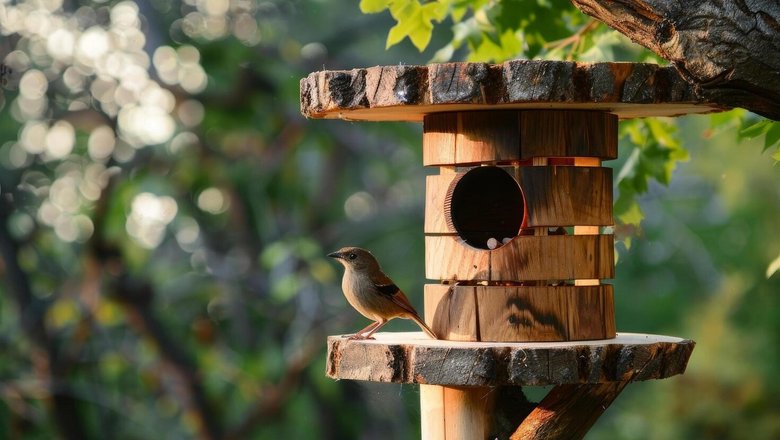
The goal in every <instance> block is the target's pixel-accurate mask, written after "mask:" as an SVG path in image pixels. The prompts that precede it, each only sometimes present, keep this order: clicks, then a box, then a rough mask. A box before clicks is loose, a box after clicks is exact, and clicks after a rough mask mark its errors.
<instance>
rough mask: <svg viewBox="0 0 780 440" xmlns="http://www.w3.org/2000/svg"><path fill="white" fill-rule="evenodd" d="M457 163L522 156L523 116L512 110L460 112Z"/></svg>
mask: <svg viewBox="0 0 780 440" xmlns="http://www.w3.org/2000/svg"><path fill="white" fill-rule="evenodd" d="M457 115H458V134H457V140H456V147H455V163H456V164H458V165H473V164H485V163H494V162H508V161H517V160H520V159H521V157H520V116H519V112H517V111H512V110H505V111H488V112H458V113H457Z"/></svg>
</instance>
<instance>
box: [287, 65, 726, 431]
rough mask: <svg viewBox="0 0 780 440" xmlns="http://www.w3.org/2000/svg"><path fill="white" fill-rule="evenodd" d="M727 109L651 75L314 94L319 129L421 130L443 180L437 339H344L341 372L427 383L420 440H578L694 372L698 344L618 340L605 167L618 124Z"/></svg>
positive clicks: (331, 77) (317, 87)
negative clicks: (525, 406)
mask: <svg viewBox="0 0 780 440" xmlns="http://www.w3.org/2000/svg"><path fill="white" fill-rule="evenodd" d="M719 110H721V108H719V107H718V106H717V105H716V104H714V103H711V102H707V101H705V100H704V99H702V98H701V97H700V96H698V95H697V94H696V92H695V91H694V90H693V89H691V87H690V86H689V85H688V83H687V82H685V81H684V80H683V79H682V78H681V77H680V76H679V75H678V74H677V72H676V71H675V70H674V69H673V68H666V67H659V66H655V65H650V64H635V63H593V64H590V63H572V62H555V61H525V60H518V61H509V62H506V63H503V64H500V65H496V64H482V63H446V64H435V65H431V66H384V67H374V68H369V69H353V70H350V71H325V72H317V73H314V74H311V75H309V76H308V77H307V78H305V79H303V80H302V81H301V111H302V113H303V114H304V115H306V116H307V117H311V118H339V119H346V120H372V121H387V120H393V121H418V122H423V145H422V149H423V154H422V156H423V165H425V166H432V167H438V169H439V173H438V174H435V175H431V176H428V177H427V179H426V195H425V197H426V206H425V225H424V232H425V274H426V278H428V279H429V280H433V283H430V284H426V285H425V287H424V295H425V298H424V302H425V310H424V312H425V313H424V315H425V320H426V321H427V322H428V324H429V325H430V326H431V327H432V328H433V329H434V331H435V332H436V334H437V335H439V336H440V338H441V340H430V339H427V338H425V337H424V336H423V335H422V333H412V334H407V333H400V334H390V333H379V334H376V340H375V341H345V340H343V339H341V338H338V337H330V338H329V339H328V367H327V368H328V370H327V373H328V375H329V376H330V377H333V378H339V379H353V380H372V381H386V382H401V383H418V384H420V386H421V390H420V404H421V418H422V420H421V422H422V436H423V438H424V439H426V440H461V439H468V440H472V439H486V438H488V437H490V438H493V437H494V436H495V435H497V434H498V433H502V434H501V435H502V436H503V437H508V436H509V435H511V436H512V438H518V439H520V438H523V439H525V438H530V439H535V438H539V439H541V438H549V439H576V438H581V437H582V436H584V435H585V433H586V432H587V430H588V429H589V428H590V426H591V425H592V424H593V423H594V422H595V421H596V419H597V418H598V417H599V415H600V414H601V413H602V412H603V411H604V410H605V409H606V408H607V407H608V406H609V404H610V403H611V402H612V401H613V400H614V399H615V398H616V397H617V396H618V394H619V393H620V391H621V390H622V389H623V388H624V387H625V386H626V384H627V383H629V382H630V381H634V380H644V379H650V378H665V377H669V376H671V375H674V374H680V373H682V372H683V371H684V370H685V366H686V364H687V361H688V358H689V356H690V353H691V350H692V349H693V345H694V344H693V343H692V342H691V341H686V340H681V339H677V338H669V337H664V336H655V335H641V334H640V335H628V334H619V333H617V332H616V330H615V319H614V301H613V295H614V292H613V288H612V286H611V285H609V284H604V283H603V282H602V281H603V280H606V279H609V278H612V277H613V276H614V250H613V244H614V243H613V238H612V236H611V235H610V234H605V233H603V232H602V231H603V230H604V227H605V226H611V225H613V216H612V203H613V197H612V170H611V169H609V168H605V167H602V161H605V160H610V159H615V158H616V157H617V123H618V119H619V118H632V117H648V116H675V115H680V114H688V113H707V112H712V111H719ZM540 385H555V387H554V388H553V389H552V391H551V392H550V393H549V394H548V395H547V397H546V398H545V399H544V400H543V401H542V402H540V403H539V404H538V405H537V406H536V407H535V408H534V409H533V410H530V409H529V410H528V411H525V410H522V411H507V410H508V409H510V408H507V407H506V403H505V402H501V403H500V404H499V403H497V402H498V401H499V398H498V397H497V395H499V394H501V395H505V394H515V395H517V394H518V393H519V394H520V395H522V393H521V392H520V389H519V388H511V387H522V386H540ZM497 387H499V388H497ZM500 387H510V388H500ZM497 390H501V391H506V390H512V391H517V392H515V393H505V392H497ZM522 401H523V402H525V400H524V399H522ZM526 403H527V402H526ZM521 404H522V402H520V403H518V402H517V401H516V400H515V401H513V403H510V405H521ZM505 413H507V414H510V415H511V416H508V417H507V416H506V414H505ZM526 415H527V416H526ZM518 417H520V418H518ZM521 418H524V420H522V421H521ZM507 421H509V422H507ZM507 423H509V424H510V425H511V426H510V429H505V428H500V429H499V428H498V427H497V426H498V425H506V424H507Z"/></svg>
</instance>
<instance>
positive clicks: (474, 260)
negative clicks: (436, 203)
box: [425, 235, 490, 281]
mask: <svg viewBox="0 0 780 440" xmlns="http://www.w3.org/2000/svg"><path fill="white" fill-rule="evenodd" d="M489 263H490V253H489V252H488V251H484V250H481V249H476V248H473V247H471V246H469V245H467V244H465V243H463V241H462V240H461V239H460V238H458V237H457V236H456V235H441V236H426V237H425V277H426V278H428V279H431V280H450V281H457V280H487V279H488V278H489V276H490V267H489Z"/></svg>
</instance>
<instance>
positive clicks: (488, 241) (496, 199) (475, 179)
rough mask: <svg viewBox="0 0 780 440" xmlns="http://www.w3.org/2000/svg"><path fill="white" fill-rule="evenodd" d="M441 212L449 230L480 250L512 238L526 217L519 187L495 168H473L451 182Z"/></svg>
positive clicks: (512, 179)
mask: <svg viewBox="0 0 780 440" xmlns="http://www.w3.org/2000/svg"><path fill="white" fill-rule="evenodd" d="M444 209H445V211H446V217H447V219H448V221H449V222H450V223H451V227H452V229H454V230H455V231H457V233H458V235H459V236H460V237H461V238H462V239H463V240H464V241H465V242H466V243H468V244H469V245H471V246H473V247H475V248H479V249H493V248H495V247H496V246H498V245H500V244H502V243H503V242H504V241H508V239H511V238H513V237H515V236H516V235H517V234H518V232H519V231H520V228H521V227H522V226H523V220H524V218H525V202H524V199H523V192H522V190H521V189H520V185H518V183H517V181H516V180H515V179H514V178H512V176H511V175H509V173H508V172H507V171H506V170H504V169H503V168H500V167H495V166H483V167H477V168H473V169H471V170H470V171H468V172H467V173H464V174H462V175H460V177H459V178H457V179H455V180H453V182H452V185H451V186H450V189H449V191H448V194H447V198H446V200H445V206H444Z"/></svg>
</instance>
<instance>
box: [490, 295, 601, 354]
mask: <svg viewBox="0 0 780 440" xmlns="http://www.w3.org/2000/svg"><path fill="white" fill-rule="evenodd" d="M612 296H613V288H612V286H611V285H608V284H603V285H599V286H512V287H509V286H477V287H476V303H477V310H478V323H479V338H480V339H479V340H480V341H484V342H491V341H494V342H498V341H518V342H520V341H522V342H541V341H582V340H596V339H609V338H614V337H615V332H614V331H611V332H610V330H613V329H614V326H615V325H614V322H615V311H614V305H613V302H612ZM607 322H611V324H607Z"/></svg>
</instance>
